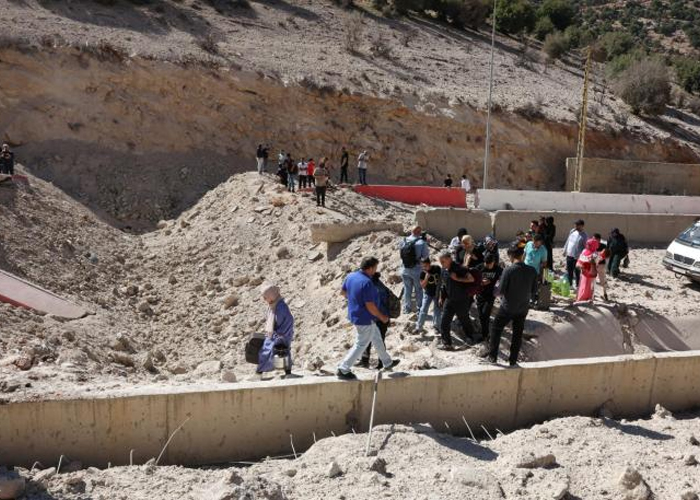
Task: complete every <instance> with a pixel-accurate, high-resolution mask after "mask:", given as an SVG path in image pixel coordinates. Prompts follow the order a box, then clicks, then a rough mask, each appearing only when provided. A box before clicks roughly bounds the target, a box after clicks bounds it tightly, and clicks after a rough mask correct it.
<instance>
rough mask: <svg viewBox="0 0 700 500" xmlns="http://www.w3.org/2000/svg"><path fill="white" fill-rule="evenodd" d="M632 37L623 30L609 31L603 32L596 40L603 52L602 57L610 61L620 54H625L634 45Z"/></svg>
mask: <svg viewBox="0 0 700 500" xmlns="http://www.w3.org/2000/svg"><path fill="white" fill-rule="evenodd" d="M634 44H635V42H634V38H633V37H632V35H630V34H629V33H627V32H625V31H611V32H609V33H605V34H604V35H603V36H602V37H600V39H599V40H598V46H599V47H600V49H601V50H602V51H603V52H604V54H605V55H604V57H605V59H606V60H608V61H612V60H613V59H615V58H616V57H618V56H621V55H622V54H626V53H627V52H629V51H630V50H632V47H634Z"/></svg>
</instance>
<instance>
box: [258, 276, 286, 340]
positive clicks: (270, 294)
mask: <svg viewBox="0 0 700 500" xmlns="http://www.w3.org/2000/svg"><path fill="white" fill-rule="evenodd" d="M260 290H261V292H262V296H263V298H264V299H265V300H270V301H272V303H271V304H269V303H268V307H267V319H266V321H265V333H268V334H272V333H274V332H275V309H276V308H277V303H278V302H279V301H280V300H281V299H282V296H281V295H280V289H279V287H278V286H277V285H275V284H274V283H269V282H266V283H263V285H262V286H261V287H260Z"/></svg>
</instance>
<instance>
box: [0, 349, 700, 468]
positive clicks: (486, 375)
mask: <svg viewBox="0 0 700 500" xmlns="http://www.w3.org/2000/svg"><path fill="white" fill-rule="evenodd" d="M372 385H373V381H372V380H369V379H367V380H361V381H358V382H341V381H338V380H335V379H334V378H326V379H318V378H307V379H301V380H296V381H282V382H270V383H247V384H237V385H234V386H231V385H229V386H225V388H223V387H222V386H217V387H213V388H211V389H209V390H204V391H187V390H168V391H166V392H155V393H150V394H134V395H131V396H121V397H108V396H103V397H98V398H95V399H78V400H65V401H61V400H56V401H34V402H26V403H13V404H7V405H2V406H0V422H1V423H2V425H0V463H2V464H15V465H24V466H27V467H29V466H31V465H32V464H33V463H34V461H36V460H39V461H41V462H42V463H44V464H53V463H56V462H57V461H58V458H59V456H60V455H62V454H63V455H66V456H69V457H71V458H72V459H77V460H81V461H82V462H83V463H84V464H85V465H95V466H101V467H104V466H106V465H107V463H108V462H111V463H112V464H113V465H118V464H126V463H128V461H129V452H130V450H132V449H133V450H134V460H135V463H137V464H141V463H144V462H145V461H147V460H148V459H150V458H151V457H156V456H157V455H158V454H159V453H160V450H161V449H162V447H163V445H164V444H165V442H166V441H167V439H168V436H169V435H170V434H171V433H172V432H173V431H174V430H175V429H176V428H177V427H178V426H180V425H181V424H182V423H183V422H186V424H185V425H184V426H183V427H182V430H181V431H180V432H179V433H177V434H176V435H175V437H174V438H173V440H172V442H171V443H170V445H169V447H168V449H167V452H166V454H165V455H164V459H163V460H162V462H161V463H171V464H187V465H195V464H207V463H216V462H227V461H235V460H245V459H254V458H261V457H265V456H268V455H280V454H288V453H290V451H291V444H290V441H291V439H293V440H294V444H295V447H296V449H297V451H301V450H304V449H306V448H307V447H308V446H310V445H311V444H312V443H313V439H314V438H313V436H314V434H315V435H316V437H317V438H322V437H326V436H329V435H330V434H331V432H334V433H336V434H338V433H345V432H351V431H352V430H356V431H357V432H365V431H366V430H367V426H368V420H369V412H370V405H371V397H372ZM656 403H660V404H662V405H664V406H665V407H667V408H668V409H670V410H672V411H682V410H688V409H691V408H695V407H698V406H700V352H697V351H694V352H688V353H672V354H656V355H646V356H634V357H615V358H597V359H590V360H573V361H571V360H569V361H565V362H544V363H531V364H525V365H524V367H523V368H521V369H516V370H508V369H503V368H496V367H474V368H472V369H459V370H457V369H454V370H441V371H438V370H435V371H430V372H424V371H423V372H419V373H411V374H401V373H397V374H393V375H392V376H390V378H385V379H384V380H382V381H381V382H380V388H379V395H378V406H377V416H376V423H377V424H381V423H419V422H428V423H431V424H432V425H433V426H434V427H435V428H437V429H444V428H445V427H444V424H445V422H447V423H448V425H449V426H450V428H451V429H452V431H453V432H455V433H459V434H465V435H466V427H465V426H464V424H463V421H462V418H466V419H467V421H468V422H469V423H470V424H472V426H473V427H474V428H478V427H479V426H480V425H482V424H483V425H484V426H486V427H487V428H489V429H494V428H496V427H498V428H499V429H503V430H506V431H507V430H512V429H516V428H519V427H522V426H527V425H531V424H534V423H537V422H541V421H544V420H546V419H549V418H554V417H560V416H566V415H592V414H594V413H595V412H596V410H597V409H598V408H600V407H601V406H602V405H603V404H607V405H608V407H610V408H612V410H613V411H614V413H615V415H616V416H618V417H632V416H639V415H644V414H647V413H649V412H651V410H652V408H653V406H654V405H655V404H656Z"/></svg>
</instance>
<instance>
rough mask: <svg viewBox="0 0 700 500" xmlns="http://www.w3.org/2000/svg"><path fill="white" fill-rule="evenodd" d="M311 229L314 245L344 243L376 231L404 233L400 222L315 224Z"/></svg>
mask: <svg viewBox="0 0 700 500" xmlns="http://www.w3.org/2000/svg"><path fill="white" fill-rule="evenodd" d="M309 229H310V231H311V241H313V242H314V243H343V242H344V241H348V240H350V239H352V238H356V237H357V236H362V235H363V234H369V233H372V232H375V231H393V232H395V233H402V232H403V225H402V224H400V223H398V222H351V223H347V224H346V223H340V222H338V223H333V224H330V223H328V224H327V223H314V224H311V225H310V226H309Z"/></svg>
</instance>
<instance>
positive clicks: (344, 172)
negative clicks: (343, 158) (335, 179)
mask: <svg viewBox="0 0 700 500" xmlns="http://www.w3.org/2000/svg"><path fill="white" fill-rule="evenodd" d="M343 181H345V183H346V184H347V183H349V182H350V181H348V167H340V184H342V183H343Z"/></svg>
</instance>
